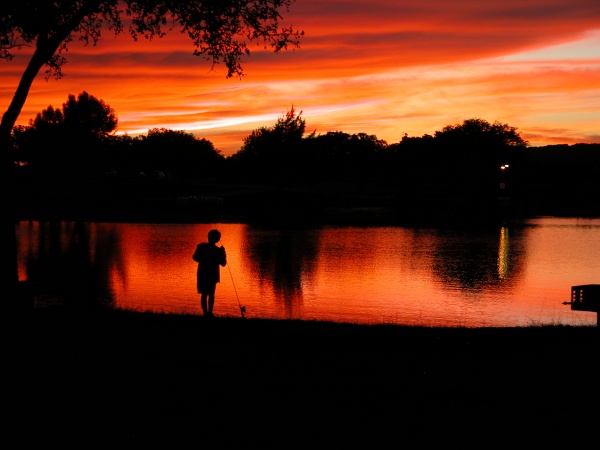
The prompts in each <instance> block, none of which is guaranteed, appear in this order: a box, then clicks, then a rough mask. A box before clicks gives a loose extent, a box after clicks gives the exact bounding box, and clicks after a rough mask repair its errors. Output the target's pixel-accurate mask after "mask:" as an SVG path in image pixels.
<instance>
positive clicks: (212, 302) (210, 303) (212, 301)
mask: <svg viewBox="0 0 600 450" xmlns="http://www.w3.org/2000/svg"><path fill="white" fill-rule="evenodd" d="M213 306H215V293H214V292H213V293H212V294H208V315H209V316H212V315H213Z"/></svg>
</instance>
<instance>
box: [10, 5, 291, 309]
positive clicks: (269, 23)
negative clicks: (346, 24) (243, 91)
mask: <svg viewBox="0 0 600 450" xmlns="http://www.w3.org/2000/svg"><path fill="white" fill-rule="evenodd" d="M292 3H294V0H269V1H266V0H265V1H263V0H261V1H257V2H252V3H248V2H246V1H243V0H219V1H208V2H207V1H200V0H190V1H186V2H183V1H181V2H180V1H177V2H172V1H159V0H155V1H152V0H148V1H141V0H137V1H136V0H86V1H82V0H64V1H61V2H56V1H53V0H19V1H18V2H8V3H7V2H3V4H2V6H1V7H0V12H1V15H0V58H2V59H4V60H6V61H11V60H12V59H13V58H14V56H15V54H16V53H18V52H19V51H21V50H23V49H24V48H29V47H32V48H34V51H33V53H32V55H31V58H30V60H29V63H28V64H27V67H26V68H25V69H24V71H23V74H22V76H21V80H20V82H19V84H18V86H17V88H16V91H15V94H14V96H13V98H12V101H11V103H10V105H9V106H8V109H7V110H6V112H5V113H4V114H3V116H2V121H1V122H0V158H1V159H0V178H1V179H2V193H3V205H4V208H5V214H3V219H2V221H1V225H2V229H0V236H1V237H2V240H3V242H5V243H6V245H7V246H8V248H6V249H3V251H2V255H3V257H4V264H3V265H2V267H3V271H2V276H1V277H2V278H0V287H1V288H4V289H5V291H4V292H7V293H8V295H9V298H11V299H12V298H13V297H14V295H13V294H14V293H16V291H17V289H18V281H19V279H18V272H17V258H16V255H17V248H16V235H15V226H14V225H15V224H14V220H15V217H14V206H15V205H14V199H13V198H12V195H11V188H12V187H13V184H14V175H15V174H14V160H13V156H14V153H13V152H12V151H11V147H10V144H11V136H10V135H11V130H12V128H13V127H14V125H15V123H16V121H17V118H18V116H19V114H20V112H21V109H22V107H23V105H24V104H25V101H26V99H27V96H28V93H29V89H30V88H31V85H32V83H33V81H34V79H35V77H36V76H37V74H38V73H39V71H40V70H41V69H42V67H44V66H46V68H47V71H46V76H47V77H50V76H54V77H56V78H61V77H62V67H63V65H64V64H65V62H66V61H67V59H66V57H65V53H66V51H67V49H68V45H69V43H71V42H72V41H73V40H74V39H78V40H80V41H82V42H84V43H85V44H92V45H95V44H96V43H97V42H98V41H99V40H100V38H101V37H102V32H103V31H111V32H113V33H114V34H115V35H118V34H120V33H121V32H123V31H124V25H123V22H124V21H125V22H127V23H128V24H129V26H128V28H127V30H128V32H129V34H130V35H131V36H132V38H133V39H134V40H137V39H138V38H139V37H145V38H147V39H151V38H154V37H158V38H161V37H162V36H164V35H165V34H166V33H167V32H168V31H171V30H173V29H175V28H178V29H179V30H180V31H181V32H183V33H186V34H187V35H188V36H189V37H190V39H191V40H192V42H193V45H194V52H193V53H194V55H197V56H203V57H204V58H206V59H208V60H209V61H212V64H213V65H214V64H217V63H219V62H223V63H224V64H225V66H226V68H227V77H232V76H234V75H237V76H240V77H241V76H242V75H243V67H242V63H243V58H244V57H245V56H247V55H248V54H249V53H250V48H249V45H250V43H262V44H263V45H264V47H265V48H267V47H270V48H271V49H272V50H273V51H275V52H278V51H280V50H284V49H287V48H288V46H292V48H297V47H298V46H299V39H300V36H301V35H302V34H303V32H298V31H295V30H293V29H292V28H291V27H282V26H280V23H279V20H280V19H281V15H280V13H279V11H280V10H281V9H288V8H289V6H290V5H291V4H292Z"/></svg>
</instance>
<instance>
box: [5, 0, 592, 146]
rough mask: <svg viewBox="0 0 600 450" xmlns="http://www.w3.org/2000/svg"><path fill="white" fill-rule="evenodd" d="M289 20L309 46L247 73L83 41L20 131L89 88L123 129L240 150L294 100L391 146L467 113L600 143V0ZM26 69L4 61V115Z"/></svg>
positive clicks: (364, 7) (331, 7) (307, 14)
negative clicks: (183, 134)
mask: <svg viewBox="0 0 600 450" xmlns="http://www.w3.org/2000/svg"><path fill="white" fill-rule="evenodd" d="M283 16H284V19H285V22H286V23H288V24H292V25H293V26H294V27H295V28H298V29H303V30H304V31H305V32H306V35H305V38H304V39H303V43H302V46H301V49H300V50H297V51H287V52H281V53H278V54H273V53H271V52H270V51H264V50H263V49H262V48H261V47H260V46H259V47H256V50H255V51H253V53H252V54H251V56H250V57H249V58H248V59H247V63H246V64H245V71H246V76H245V77H243V78H242V79H241V80H240V79H236V78H234V79H226V78H225V69H224V67H223V66H216V67H214V69H213V70H211V66H210V63H209V62H207V61H206V60H203V59H202V58H198V57H194V56H192V46H191V43H190V42H189V41H188V40H187V38H186V36H183V35H180V34H179V33H177V32H175V33H171V34H169V35H168V36H167V37H165V38H163V39H161V40H155V41H152V42H146V41H140V42H137V43H134V42H132V41H131V39H130V38H129V36H128V35H126V34H124V35H122V36H120V37H118V38H116V39H114V38H113V37H112V36H111V35H110V34H107V35H106V36H105V39H103V40H102V41H101V42H100V44H99V45H98V46H97V47H89V48H85V47H82V46H81V45H77V44H74V45H72V46H71V47H70V51H69V53H68V55H67V56H68V58H69V63H68V64H67V65H66V66H65V68H64V73H65V77H64V78H63V79H62V80H60V81H55V80H50V81H48V82H46V81H45V80H44V79H43V75H40V76H39V77H38V79H36V81H35V83H34V85H33V87H32V90H31V93H30V95H29V98H28V100H27V103H26V104H25V108H24V109H23V112H22V114H21V116H20V119H19V123H20V124H27V122H28V121H29V119H31V118H33V117H34V116H35V114H36V113H38V112H40V111H41V110H42V109H44V108H46V107H47V106H48V105H53V106H55V107H57V106H60V105H62V103H64V102H65V101H66V99H67V96H68V95H69V94H78V93H80V92H82V91H84V90H85V91H87V92H88V93H90V94H92V95H94V96H96V97H98V98H101V99H103V100H104V101H105V102H106V103H108V104H109V105H110V106H112V107H113V108H114V109H115V111H116V113H117V115H118V117H119V133H128V134H131V135H135V134H145V133H147V131H148V129H151V128H155V127H164V128H171V129H181V130H186V131H188V132H193V133H194V134H196V135H197V136H198V137H201V138H206V139H209V140H211V141H212V142H213V143H214V144H215V146H216V147H217V148H219V149H221V150H222V151H223V153H224V154H226V155H228V154H232V153H234V152H235V151H237V150H238V149H239V148H240V146H241V145H242V139H243V137H245V136H247V135H249V134H250V133H251V131H252V130H253V129H256V128H259V127H260V126H271V125H273V124H274V123H275V121H276V120H277V118H279V117H280V116H281V115H282V114H284V113H285V112H286V111H287V110H288V109H289V108H290V107H291V106H292V105H294V107H295V108H296V109H297V110H298V111H302V115H303V117H304V118H305V119H306V121H307V129H308V130H309V131H313V130H315V131H317V133H326V132H328V131H344V132H347V133H367V134H374V135H376V136H377V137H378V138H380V139H384V140H386V141H388V143H393V142H397V141H399V140H400V139H401V138H402V136H403V135H404V134H405V133H407V134H408V135H410V136H421V135H423V134H432V133H433V132H435V131H436V130H439V129H441V128H442V127H444V126H446V125H449V124H454V123H460V122H462V121H463V120H465V119H467V118H474V117H477V118H482V119H485V120H488V121H490V122H492V121H495V120H498V121H500V122H503V123H508V124H509V125H511V126H515V127H517V128H518V129H519V131H521V132H522V133H523V137H524V138H525V139H528V140H529V141H530V143H531V144H532V145H545V144H549V143H557V142H558V143H574V142H600V138H599V134H600V50H599V48H600V45H599V44H600V2H598V1H597V0H572V1H568V0H560V1H559V0H543V1H541V0H527V1H523V0H519V1H516V0H503V1H502V2H499V1H493V2H479V1H477V0H459V1H453V2H447V1H441V0H434V1H431V0H424V1H421V2H409V1H393V0H390V1H366V0H363V1H359V0H351V1H339V0H334V1H331V0H328V1H326V2H324V1H314V0H298V1H297V2H296V3H295V4H294V5H293V6H292V8H291V10H290V12H289V13H284V14H283ZM25 63H26V60H25V59H24V58H20V59H15V60H14V61H13V62H11V63H6V62H2V63H1V64H2V72H1V73H0V79H1V80H2V82H1V83H0V106H1V107H2V110H3V111H4V110H5V109H6V107H7V105H8V102H9V101H10V98H11V97H12V93H13V90H14V89H15V88H16V83H17V82H18V77H19V76H20V72H21V71H22V68H23V67H24V66H23V65H24V64H25Z"/></svg>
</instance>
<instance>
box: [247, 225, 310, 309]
mask: <svg viewBox="0 0 600 450" xmlns="http://www.w3.org/2000/svg"><path fill="white" fill-rule="evenodd" d="M245 240H246V242H247V246H246V247H245V248H244V250H245V251H244V254H243V258H244V261H245V265H246V266H247V267H249V268H250V271H251V272H252V274H253V275H254V276H256V277H257V279H258V282H259V285H260V286H261V287H262V288H267V289H268V288H272V290H273V294H274V299H275V300H276V302H277V304H278V305H277V306H278V307H280V308H281V309H283V310H284V311H285V317H286V318H295V317H301V315H302V311H303V306H304V299H303V292H304V291H303V286H305V284H306V283H307V282H310V280H311V279H312V278H314V269H315V266H316V264H317V258H318V254H319V240H320V233H319V231H318V230H290V229H283V230H269V229H256V228H253V227H248V228H246V233H245Z"/></svg>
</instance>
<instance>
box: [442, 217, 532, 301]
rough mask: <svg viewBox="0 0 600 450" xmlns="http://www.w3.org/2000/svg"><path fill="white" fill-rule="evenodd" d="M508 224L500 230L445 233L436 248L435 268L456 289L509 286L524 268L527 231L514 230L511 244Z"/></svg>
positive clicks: (504, 287) (445, 281)
mask: <svg viewBox="0 0 600 450" xmlns="http://www.w3.org/2000/svg"><path fill="white" fill-rule="evenodd" d="M508 233H509V230H508V227H505V226H503V227H501V228H500V234H499V238H495V237H496V236H497V235H498V231H497V230H484V231H481V230H478V231H473V230H471V231H469V232H465V231H462V232H456V231H453V232H449V233H448V232H443V233H442V234H441V236H440V239H439V241H438V245H437V246H436V249H435V263H434V267H433V271H434V273H435V274H436V276H438V277H440V278H441V279H442V281H443V282H444V283H445V284H447V285H448V286H450V287H452V288H458V289H468V290H483V289H494V288H495V287H499V286H501V287H502V288H503V289H507V288H508V287H509V286H512V285H514V284H515V282H516V281H517V279H518V277H519V275H520V270H521V267H520V266H521V262H522V260H523V259H522V257H521V255H522V254H523V253H524V250H523V245H524V243H523V230H522V229H518V228H516V229H514V230H513V232H512V239H511V242H510V247H509V240H508Z"/></svg>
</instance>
